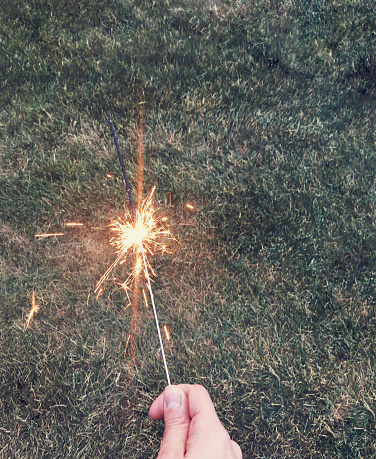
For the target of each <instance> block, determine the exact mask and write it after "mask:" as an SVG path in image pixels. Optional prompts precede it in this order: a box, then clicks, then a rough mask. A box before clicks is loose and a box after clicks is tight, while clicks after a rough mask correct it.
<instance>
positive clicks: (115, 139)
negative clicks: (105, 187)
mask: <svg viewBox="0 0 376 459" xmlns="http://www.w3.org/2000/svg"><path fill="white" fill-rule="evenodd" d="M107 117H108V121H109V123H110V126H111V131H112V135H113V137H114V141H115V145H116V150H117V154H118V157H119V162H120V166H121V170H122V171H123V177H124V180H125V185H126V187H127V191H128V197H129V202H130V204H131V209H132V216H133V220H134V221H136V211H135V208H134V204H133V199H132V194H131V187H130V186H129V182H128V179H127V173H126V172H125V166H124V163H123V158H122V157H121V153H120V148H119V144H118V141H117V138H116V134H115V129H114V126H113V124H112V120H111V116H110V112H107Z"/></svg>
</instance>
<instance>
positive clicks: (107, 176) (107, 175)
mask: <svg viewBox="0 0 376 459" xmlns="http://www.w3.org/2000/svg"><path fill="white" fill-rule="evenodd" d="M106 178H108V179H112V178H114V176H113V175H111V174H106Z"/></svg>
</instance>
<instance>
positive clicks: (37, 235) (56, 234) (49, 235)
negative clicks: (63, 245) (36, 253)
mask: <svg viewBox="0 0 376 459" xmlns="http://www.w3.org/2000/svg"><path fill="white" fill-rule="evenodd" d="M54 236H64V233H43V234H36V235H35V237H40V238H42V237H54Z"/></svg>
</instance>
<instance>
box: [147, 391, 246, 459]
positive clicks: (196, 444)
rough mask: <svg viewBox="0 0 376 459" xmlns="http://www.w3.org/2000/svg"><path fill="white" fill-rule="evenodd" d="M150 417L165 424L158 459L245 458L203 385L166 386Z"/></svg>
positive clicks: (151, 408)
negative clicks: (224, 425) (219, 417)
mask: <svg viewBox="0 0 376 459" xmlns="http://www.w3.org/2000/svg"><path fill="white" fill-rule="evenodd" d="M149 415H150V417H151V418H153V419H164V421H165V431H164V435H163V440H162V444H161V448H160V450H159V455H158V459H182V458H185V459H242V453H241V450H240V447H239V446H238V444H237V443H235V442H234V441H232V440H231V439H230V436H229V434H228V432H227V431H226V429H225V428H224V427H223V425H222V423H221V421H220V420H219V419H218V416H217V413H216V411H215V408H214V405H213V402H212V401H211V399H210V396H209V394H208V392H207V390H206V389H205V388H204V387H202V386H199V385H188V384H180V385H178V386H168V387H166V389H165V390H164V392H163V393H162V394H160V395H159V397H158V398H157V399H156V400H155V401H154V403H153V404H152V405H151V407H150V410H149Z"/></svg>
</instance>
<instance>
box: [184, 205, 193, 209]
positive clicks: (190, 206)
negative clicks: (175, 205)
mask: <svg viewBox="0 0 376 459" xmlns="http://www.w3.org/2000/svg"><path fill="white" fill-rule="evenodd" d="M185 207H187V208H188V209H192V210H193V209H194V206H192V204H186V205H185Z"/></svg>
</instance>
